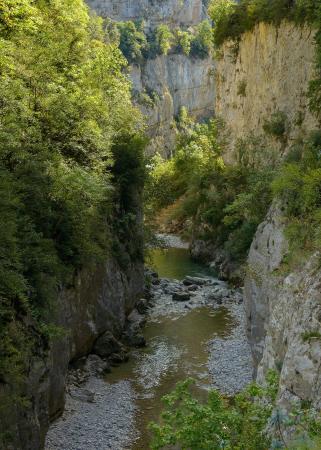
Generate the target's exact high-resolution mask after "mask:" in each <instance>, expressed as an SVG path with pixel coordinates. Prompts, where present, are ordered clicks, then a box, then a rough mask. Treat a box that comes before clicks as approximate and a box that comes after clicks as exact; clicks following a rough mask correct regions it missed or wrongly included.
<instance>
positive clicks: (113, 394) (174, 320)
mask: <svg viewBox="0 0 321 450" xmlns="http://www.w3.org/2000/svg"><path fill="white" fill-rule="evenodd" d="M148 276H149V279H150V296H149V297H150V300H149V302H147V301H143V300H142V301H140V302H138V304H137V309H136V310H135V311H134V312H133V313H132V314H131V315H130V317H129V320H128V326H127V330H126V331H125V333H124V335H123V337H122V339H121V340H122V342H120V341H118V340H117V339H115V341H114V340H113V337H111V336H107V337H106V336H105V342H103V341H100V343H99V342H98V345H96V350H97V348H98V351H97V353H99V354H100V355H91V356H89V358H87V359H83V360H82V361H81V362H80V363H79V364H78V365H77V364H76V366H74V367H73V369H72V370H71V372H70V380H69V385H68V389H67V394H66V395H67V402H66V409H65V412H64V414H63V416H62V417H61V418H60V419H58V420H57V421H56V422H55V423H54V424H53V425H52V426H51V428H50V431H49V433H48V436H47V444H46V450H67V449H68V450H105V449H113V450H124V449H136V450H138V449H139V450H143V449H148V448H149V445H148V442H149V437H148V434H147V433H146V427H147V424H148V423H149V421H151V420H157V418H158V415H159V412H160V410H161V401H160V399H161V397H162V396H163V395H164V394H165V393H167V392H168V391H169V390H171V389H173V387H174V386H175V384H176V382H177V381H179V380H182V379H184V378H186V377H188V376H192V377H193V378H195V379H196V384H197V386H198V387H199V389H200V390H202V392H203V391H204V392H206V390H208V389H210V388H218V389H220V390H221V391H223V392H225V393H228V394H234V393H236V392H238V391H239V390H241V389H242V388H243V387H244V386H245V385H247V384H248V383H249V382H250V381H251V379H252V360H251V354H250V349H249V346H248V344H247V340H246V337H245V326H244V321H245V320H244V319H245V317H244V316H245V315H244V309H243V299H242V293H241V291H240V290H234V289H231V288H229V287H228V285H227V284H226V283H224V282H222V281H219V280H217V279H215V278H213V277H205V278H204V277H195V276H193V277H191V276H186V277H185V278H184V279H183V280H174V279H168V278H167V279H166V278H159V277H158V275H157V274H156V273H154V272H152V271H149V272H148ZM145 323H146V325H145V327H144V329H143V333H144V335H145V337H146V339H147V346H146V347H145V348H133V349H132V350H131V351H130V352H129V354H128V353H127V350H128V349H127V348H126V345H128V344H129V343H131V344H134V345H135V344H137V346H136V347H139V346H142V345H143V344H144V342H142V338H143V337H142V327H143V326H144V324H145ZM137 339H138V340H137ZM104 345H105V347H104ZM106 348H107V350H106V352H105V356H104V349H106ZM106 357H107V358H106ZM128 357H129V361H127V359H128ZM126 361H127V362H126ZM121 362H123V363H122V364H120V363H121ZM118 364H120V365H119V366H118ZM111 366H114V367H111ZM117 366H118V367H117ZM110 371H111V373H108V372H110Z"/></svg>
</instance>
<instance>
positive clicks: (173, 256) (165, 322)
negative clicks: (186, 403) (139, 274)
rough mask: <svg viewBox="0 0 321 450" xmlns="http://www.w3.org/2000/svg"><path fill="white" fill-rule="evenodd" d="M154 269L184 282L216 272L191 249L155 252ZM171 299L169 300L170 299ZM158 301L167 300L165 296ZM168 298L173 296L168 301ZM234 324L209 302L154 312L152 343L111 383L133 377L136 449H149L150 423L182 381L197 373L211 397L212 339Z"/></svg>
mask: <svg viewBox="0 0 321 450" xmlns="http://www.w3.org/2000/svg"><path fill="white" fill-rule="evenodd" d="M152 263H153V267H154V268H155V270H157V272H158V273H159V276H160V277H166V278H172V279H178V280H181V279H183V278H184V277H185V275H194V276H210V275H212V276H214V275H215V274H214V273H213V272H211V270H210V269H208V268H207V267H205V266H202V265H200V264H197V263H195V262H193V261H192V260H191V258H190V256H189V252H188V250H187V249H181V248H170V249H168V250H161V249H155V250H153V251H152ZM165 300H166V299H165ZM157 301H158V302H162V301H163V298H162V297H161V298H160V299H159V300H157ZM167 301H168V299H167ZM232 327H233V322H232V320H231V318H230V316H229V313H228V311H227V310H226V309H224V308H220V309H216V310H214V309H213V308H210V307H207V306H200V307H196V308H195V309H191V310H186V309H185V310H184V309H183V310H182V311H180V312H177V311H172V310H171V308H170V306H169V307H168V310H167V309H166V307H164V310H163V312H162V313H161V314H154V313H153V312H151V315H150V318H149V320H148V323H147V325H146V327H145V330H144V335H145V337H146V340H147V343H148V345H147V347H146V348H144V349H139V350H133V351H132V355H131V357H130V360H129V361H128V362H127V363H125V364H122V365H121V366H119V367H117V368H115V369H114V370H113V371H112V373H111V374H109V375H108V376H107V379H106V381H108V382H109V383H117V382H118V381H119V380H124V379H127V380H130V381H131V383H132V385H133V387H134V389H135V392H136V405H137V408H138V409H137V414H136V428H137V431H138V434H139V436H138V438H137V440H136V442H135V443H134V444H133V445H132V446H131V447H130V448H131V449H132V450H147V449H148V448H149V441H150V436H149V433H148V431H147V425H148V423H149V422H150V421H152V420H158V418H159V415H160V411H161V409H162V402H161V398H162V397H163V396H164V395H165V394H166V393H168V392H170V391H171V390H172V389H173V388H174V387H175V385H176V383H177V382H179V381H181V380H184V379H186V378H187V377H193V378H195V379H196V387H195V389H196V391H197V395H198V396H200V397H201V398H202V397H205V396H206V393H207V391H208V389H209V388H210V386H211V379H210V375H209V372H208V367H207V362H208V348H207V345H208V342H209V341H210V340H211V339H212V338H214V337H215V336H220V337H222V336H227V335H228V334H229V332H230V331H231V328H232Z"/></svg>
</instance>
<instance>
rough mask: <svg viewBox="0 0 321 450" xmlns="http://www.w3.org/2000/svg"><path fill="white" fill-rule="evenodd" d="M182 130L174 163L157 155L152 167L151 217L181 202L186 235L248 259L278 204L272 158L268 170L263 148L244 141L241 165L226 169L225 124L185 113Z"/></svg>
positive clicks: (180, 217) (149, 189)
mask: <svg viewBox="0 0 321 450" xmlns="http://www.w3.org/2000/svg"><path fill="white" fill-rule="evenodd" d="M178 127H179V130H180V135H179V139H178V144H177V148H176V151H175V155H174V157H173V158H172V159H171V160H169V161H165V160H162V159H161V158H160V157H156V158H154V159H153V161H152V163H151V165H150V177H149V181H148V183H147V189H146V197H147V198H146V207H147V209H148V215H149V216H150V217H153V216H155V214H156V213H157V211H159V210H160V209H162V208H164V207H167V206H169V205H171V204H173V203H174V202H175V201H176V200H178V199H180V202H179V204H180V206H179V208H178V209H177V210H176V216H175V218H176V219H178V220H179V221H182V220H183V221H188V222H190V223H191V228H190V229H189V230H185V231H188V233H190V234H193V236H194V238H197V237H198V238H201V239H204V240H206V241H209V242H212V243H213V244H215V245H217V246H224V247H225V249H226V250H227V251H228V253H229V254H230V256H231V257H232V258H234V259H236V260H243V259H244V258H245V256H246V254H247V251H248V249H249V246H250V244H251V240H252V238H253V235H254V233H255V231H256V228H257V225H258V224H259V223H260V222H261V221H262V220H263V218H264V216H265V214H266V212H267V209H268V207H269V205H270V203H271V200H272V195H271V189H270V183H271V179H272V176H273V167H274V161H273V159H272V160H271V161H270V160H269V162H271V165H270V169H267V168H264V167H265V162H266V161H265V160H264V158H263V156H264V153H263V151H262V150H261V147H262V145H263V144H262V143H261V141H259V140H255V139H252V140H251V141H250V144H249V143H245V142H243V141H242V143H239V147H240V148H239V155H241V156H240V159H239V164H238V165H235V166H228V165H225V164H224V162H223V160H222V157H221V154H222V151H223V148H224V145H225V138H224V133H225V131H224V127H223V124H222V123H221V122H220V121H219V120H216V121H214V120H213V121H210V122H209V123H207V124H202V125H200V124H198V125H195V124H193V123H192V122H191V119H190V118H189V117H188V116H187V114H186V111H185V110H182V111H181V113H180V116H179V122H178ZM259 144H260V145H259ZM267 153H269V152H267ZM270 156H271V155H270V154H269V157H270ZM258 199H260V201H259V202H258Z"/></svg>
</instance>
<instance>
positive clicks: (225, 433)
mask: <svg viewBox="0 0 321 450" xmlns="http://www.w3.org/2000/svg"><path fill="white" fill-rule="evenodd" d="M191 383H192V381H191V380H187V381H185V382H182V383H180V384H178V386H177V388H176V390H175V391H174V392H173V393H171V394H169V395H167V396H166V397H164V403H165V410H164V411H163V413H162V416H161V417H162V420H161V424H160V425H157V424H155V423H154V424H151V426H150V427H151V429H152V431H153V435H154V438H153V441H152V444H151V448H152V449H153V450H160V449H162V448H172V446H175V448H176V446H178V448H183V449H190V450H217V449H226V450H266V449H268V448H270V449H277V448H284V449H293V450H294V449H296V450H299V449H300V450H313V449H315V450H317V449H319V448H320V445H321V439H320V436H321V418H320V416H319V415H318V414H317V413H316V411H314V410H313V409H311V408H309V407H306V408H303V407H301V406H300V405H299V404H296V403H294V404H293V405H292V408H290V410H289V411H285V410H284V409H282V408H280V407H278V406H277V405H276V396H277V391H278V377H277V376H276V374H275V373H274V372H270V373H269V374H268V377H267V381H266V385H265V386H263V387H262V386H258V385H257V384H255V383H254V384H252V385H250V386H249V387H247V388H246V389H245V390H244V391H243V392H241V393H240V394H238V395H236V396H235V397H234V398H233V399H231V398H224V397H223V396H222V395H221V394H220V393H219V392H217V391H212V392H210V393H209V396H208V400H207V402H206V403H200V402H199V401H198V400H196V399H195V397H193V395H192V394H191V391H190V389H189V387H190V385H191ZM293 427H294V428H293ZM294 430H295V431H294ZM168 446H169V447H168Z"/></svg>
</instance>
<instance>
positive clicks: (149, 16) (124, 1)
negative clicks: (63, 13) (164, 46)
mask: <svg viewBox="0 0 321 450" xmlns="http://www.w3.org/2000/svg"><path fill="white" fill-rule="evenodd" d="M87 3H88V4H89V6H90V7H91V8H92V9H94V10H96V11H97V12H98V14H100V15H102V16H104V17H110V18H111V19H113V20H117V21H121V20H138V19H144V20H145V21H146V23H147V25H149V26H155V25H158V24H160V23H168V24H177V25H195V24H197V23H199V22H200V21H201V20H202V19H204V18H205V17H206V10H205V7H204V5H203V2H202V0H88V1H87Z"/></svg>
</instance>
